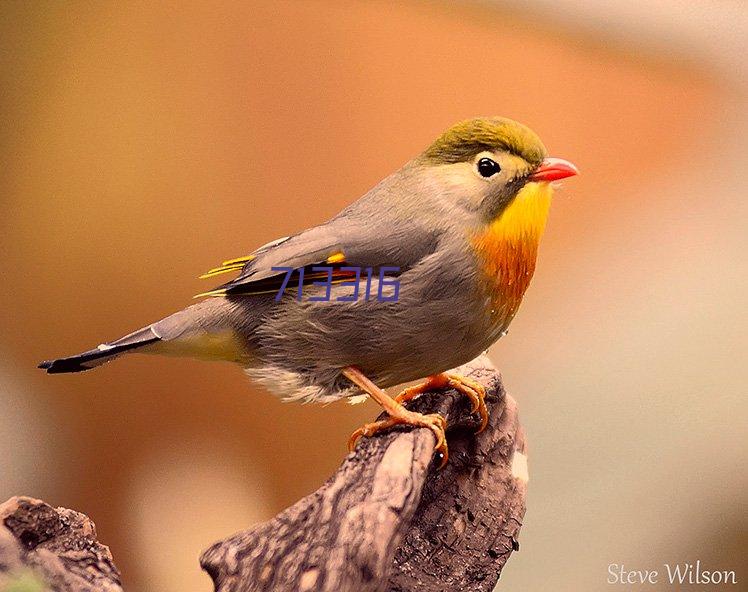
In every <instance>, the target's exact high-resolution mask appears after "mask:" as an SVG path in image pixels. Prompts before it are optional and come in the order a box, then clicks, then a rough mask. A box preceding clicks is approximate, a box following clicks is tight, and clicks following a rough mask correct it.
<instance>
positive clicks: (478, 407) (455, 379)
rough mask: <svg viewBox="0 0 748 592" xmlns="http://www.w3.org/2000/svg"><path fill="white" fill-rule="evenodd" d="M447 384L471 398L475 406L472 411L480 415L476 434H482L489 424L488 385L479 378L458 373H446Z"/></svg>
mask: <svg viewBox="0 0 748 592" xmlns="http://www.w3.org/2000/svg"><path fill="white" fill-rule="evenodd" d="M446 376H447V384H448V385H449V386H450V387H452V388H453V389H455V390H456V391H458V392H460V393H462V394H463V395H465V396H466V397H468V398H469V399H470V401H471V402H472V404H473V406H472V409H471V413H477V414H478V415H480V427H478V429H477V430H476V434H480V433H481V432H482V431H483V430H485V429H486V426H487V425H488V407H486V387H484V386H483V385H482V384H481V383H480V382H478V381H477V380H473V379H472V378H467V377H466V376H459V375H458V374H446Z"/></svg>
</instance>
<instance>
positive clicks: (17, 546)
mask: <svg viewBox="0 0 748 592" xmlns="http://www.w3.org/2000/svg"><path fill="white" fill-rule="evenodd" d="M10 585H12V586H13V588H12V589H13V590H19V591H20V590H30V591H31V590H33V591H35V592H36V591H39V592H41V591H47V590H52V591H54V592H122V586H121V584H120V575H119V571H117V568H116V567H115V566H114V563H113V562H112V555H111V553H110V552H109V548H108V547H106V546H105V545H102V544H101V543H99V542H98V541H97V540H96V527H95V526H94V523H93V522H91V520H90V519H89V518H88V517H87V516H85V515H84V514H80V513H78V512H74V511H72V510H67V509H65V508H53V507H52V506H50V505H49V504H46V503H44V502H43V501H41V500H36V499H32V498H30V497H13V498H10V499H9V500H8V501H7V502H5V503H3V504H2V505H0V590H4V589H5V588H6V586H10Z"/></svg>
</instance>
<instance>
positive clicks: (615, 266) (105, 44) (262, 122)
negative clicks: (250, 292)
mask: <svg viewBox="0 0 748 592" xmlns="http://www.w3.org/2000/svg"><path fill="white" fill-rule="evenodd" d="M508 6H509V5H505V7H504V8H500V9H499V8H491V7H489V6H488V5H481V4H463V5H456V4H448V5H447V4H440V3H425V2H409V3H401V4H390V3H385V2H368V3H363V2H346V3H343V2H317V1H307V2H291V3H276V2H264V1H263V2H253V3H249V4H248V3H236V4H220V5H216V4H212V3H207V4H204V5H200V4H198V3H189V4H184V3H161V4H160V5H159V6H158V7H156V6H150V5H149V4H146V3H141V4H129V5H126V4H119V3H101V4H88V3H83V2H71V3H65V4H61V3H60V4H58V3H36V4H35V5H33V6H32V5H30V4H29V5H26V4H23V3H18V4H15V5H7V4H6V5H4V7H3V8H2V12H3V18H2V19H0V50H1V54H2V57H1V58H0V60H1V61H0V65H1V67H2V70H1V79H0V87H1V88H2V91H1V94H0V102H1V103H0V108H1V111H0V117H1V118H2V119H1V120H0V121H1V122H2V128H1V129H2V133H1V134H0V143H1V144H0V147H1V148H2V150H1V152H0V159H1V161H0V163H1V166H2V174H1V175H0V196H1V199H2V218H1V219H0V225H1V226H0V230H1V231H2V232H1V234H0V245H1V251H0V265H1V266H2V269H3V279H4V281H3V282H2V284H1V285H0V299H1V302H2V307H1V308H0V331H1V334H2V340H1V341H0V452H1V453H2V459H0V500H2V499H5V498H7V497H9V496H10V495H13V494H21V493H23V494H27V495H32V496H35V497H41V498H43V499H45V500H46V501H48V502H50V503H52V504H55V505H61V506H66V507H71V508H75V509H77V510H80V511H83V512H86V513H87V514H89V515H90V516H91V517H92V518H93V519H94V520H95V521H96V523H97V525H98V528H99V535H100V538H101V539H102V540H103V541H104V542H106V543H107V544H109V545H110V546H111V548H112V551H113V553H114V557H115V560H116V562H117V564H118V565H119V567H120V568H121V570H122V572H123V578H124V583H125V586H126V588H127V589H129V590H150V589H155V590H160V591H161V592H170V591H175V592H176V591H181V590H187V589H189V590H208V589H210V585H209V580H208V578H207V576H206V575H204V574H202V573H201V572H200V570H199V567H198V564H197V556H198V553H199V552H200V550H201V549H203V548H205V547H206V546H207V545H208V544H210V543H211V542H213V541H214V540H215V539H217V538H219V537H221V536H225V535H227V534H229V533H231V532H233V531H235V530H238V529H240V528H244V527H246V526H248V525H250V524H252V523H254V522H257V521H260V520H263V519H267V518H268V517H270V516H271V515H273V514H274V513H275V512H277V511H279V510H280V509H282V508H283V507H285V506H287V505H289V504H291V503H292V502H294V501H295V500H296V499H298V498H299V497H301V496H303V495H305V494H306V493H309V492H310V491H312V490H313V489H315V488H316V487H317V486H319V485H320V484H321V483H322V481H323V480H324V479H325V478H326V477H327V476H328V475H329V474H330V473H331V472H332V471H333V470H334V468H335V467H336V466H337V465H338V463H339V462H340V460H341V458H342V457H343V456H344V454H345V442H346V439H347V436H348V434H349V433H350V432H351V431H352V430H353V429H354V428H355V427H357V426H358V425H359V424H361V423H362V422H363V421H365V420H369V419H370V418H372V417H373V416H374V415H375V414H376V413H377V410H376V409H375V407H374V406H373V405H372V404H370V403H367V404H366V405H361V406H357V407H350V406H348V405H346V404H345V403H342V402H340V403H337V404H333V405H331V406H328V407H320V406H313V405H307V406H301V405H286V404H282V403H280V402H279V401H277V400H276V399H275V398H273V397H272V396H271V395H269V394H268V393H266V392H263V391H261V390H259V389H257V388H255V387H253V386H252V385H250V384H249V383H248V381H247V380H246V378H245V377H244V376H243V374H242V372H241V371H240V370H239V369H237V368H235V367H232V366H230V365H224V364H214V365H209V364H205V363H199V362H193V361H189V360H174V359H156V358H148V357H142V356H133V357H129V358H126V359H123V360H121V361H119V362H118V363H116V364H112V365H109V366H106V367H105V368H102V369H100V370H98V371H95V372H91V373H86V374H83V375H66V376H46V375H44V374H43V373H41V372H40V371H38V370H36V369H35V365H36V363H37V362H38V361H39V360H41V359H44V358H47V357H50V356H54V355H64V354H71V353H74V352H77V351H80V350H82V349H87V348H89V347H91V346H93V345H95V344H97V343H100V342H101V341H102V340H106V339H111V338H114V337H117V336H119V335H121V334H123V333H125V332H128V331H130V330H132V329H134V328H137V327H140V326H142V325H144V324H145V323H147V322H150V321H153V320H155V319H157V318H159V317H161V316H163V315H165V314H167V313H169V312H171V311H173V310H176V309H179V308H181V307H182V306H184V305H185V304H187V303H189V301H190V297H191V295H192V294H194V293H196V292H198V291H201V290H203V289H206V288H207V287H210V286H209V285H207V284H205V283H203V282H199V281H198V280H196V279H195V277H196V276H197V275H199V274H200V273H201V272H203V271H204V270H206V269H208V268H210V267H213V266H214V265H215V264H216V263H218V262H220V261H221V260H223V259H226V258H230V257H235V256H239V255H243V254H246V253H247V252H249V251H250V250H252V249H254V248H255V247H257V246H259V245H260V244H262V243H265V242H267V241H270V240H272V239H274V238H277V237H279V236H284V235H286V234H289V233H292V232H295V231H298V230H300V229H303V228H304V227H307V226H311V225H313V224H317V223H320V222H322V221H324V220H325V219H327V218H328V217H330V216H331V215H333V214H335V213H336V212H337V211H338V210H339V209H340V208H341V207H343V206H344V205H346V204H348V203H350V202H351V201H352V200H353V199H355V198H356V197H358V196H359V195H361V194H362V193H363V192H364V191H366V190H367V189H368V188H370V187H371V186H372V185H373V184H375V183H376V182H377V181H378V180H379V179H380V178H382V177H383V176H385V175H386V174H388V173H390V172H391V171H393V170H394V169H396V168H398V167H399V166H400V165H401V164H402V163H403V162H405V161H406V160H408V159H409V158H411V157H412V156H413V155H415V154H417V153H418V152H419V151H420V150H422V149H423V147H425V146H426V145H427V144H428V143H429V142H430V141H431V139H433V138H434V137H435V136H436V135H437V134H438V133H440V132H441V131H442V130H443V129H444V128H445V127H447V126H449V125H451V124H452V123H454V122H456V121H458V120H460V119H464V118H466V117H471V116H475V115H494V114H497V115H504V116H508V117H512V118H514V119H517V120H520V121H522V122H524V123H526V124H528V125H530V126H531V127H532V128H533V129H534V130H536V131H537V132H538V133H539V134H540V135H541V137H542V138H543V139H544V141H545V143H546V145H547V146H548V147H549V150H550V152H551V154H552V155H554V156H559V157H564V158H568V159H570V160H572V161H573V162H575V163H576V164H577V165H578V166H579V168H580V169H581V170H582V172H583V174H582V175H581V176H580V177H578V178H575V179H573V180H570V181H569V182H567V183H566V184H565V187H564V188H563V190H562V191H561V192H559V194H558V197H557V199H556V200H555V203H554V207H553V212H552V217H551V220H550V223H549V227H548V231H547V234H546V237H545V240H544V243H543V245H542V249H541V255H540V261H539V266H538V272H537V274H536V277H535V280H534V282H533V286H532V287H531V289H530V292H529V294H528V296H527V297H526V299H525V303H524V304H523V307H522V309H521V312H520V314H519V316H518V318H517V319H516V320H515V322H514V324H513V327H512V330H511V332H510V334H509V336H508V337H506V338H505V339H504V340H502V341H501V343H499V344H498V345H496V346H495V347H494V348H493V350H492V357H493V359H494V360H495V361H496V363H497V365H498V366H499V367H500V368H501V370H502V372H503V374H504V377H505V381H506V383H507V385H508V388H509V390H510V391H511V392H512V393H513V395H514V396H515V398H516V399H517V400H518V401H519V404H520V409H521V411H522V414H523V418H524V423H525V426H526V429H527V432H528V439H529V442H530V474H531V482H530V498H529V500H528V513H527V517H526V524H525V526H524V528H523V530H522V534H521V539H520V540H521V545H522V550H521V552H520V553H518V554H516V555H515V556H514V557H513V558H512V559H511V560H510V562H509V564H508V567H507V569H506V571H505V574H504V576H502V585H501V586H500V589H518V590H546V589H550V588H549V587H548V586H549V585H550V584H549V583H550V582H552V584H553V586H552V587H553V589H554V590H570V591H571V590H594V589H602V588H603V587H605V585H606V584H605V582H606V578H607V576H608V572H607V566H608V564H609V563H625V564H627V565H629V564H630V565H631V566H632V567H634V568H636V567H638V568H649V567H653V566H654V567H660V566H661V564H662V563H663V562H670V563H677V562H683V561H687V560H688V561H694V560H695V559H701V560H702V562H706V563H709V564H710V565H709V567H710V568H713V569H717V568H719V569H738V567H739V566H740V560H739V558H740V557H742V558H744V557H745V551H746V548H747V545H746V540H745V532H746V528H745V527H746V524H745V516H746V515H748V513H747V512H746V502H747V501H748V487H747V485H748V483H747V482H746V474H747V472H746V470H745V469H746V459H747V455H746V446H745V426H746V419H748V418H747V417H746V411H747V404H746V399H745V396H744V390H745V388H744V384H745V379H746V378H748V377H747V376H746V369H745V361H744V360H745V351H746V349H745V332H746V329H747V328H748V327H746V324H747V323H746V314H745V290H744V288H745V277H746V271H748V266H747V265H746V260H745V247H746V241H745V234H746V233H745V230H746V228H745V219H746V208H745V201H746V200H745V190H744V187H745V183H744V180H741V179H742V176H741V175H740V173H742V172H743V171H744V170H745V166H744V165H745V164H746V152H747V149H746V145H745V142H744V140H743V141H742V142H741V141H740V138H744V137H745V136H744V135H742V136H741V132H740V130H746V129H748V127H747V126H746V125H745V124H746V109H745V107H746V102H745V88H744V87H739V85H738V86H736V85H734V84H733V83H732V82H731V81H730V79H729V77H726V76H725V75H724V73H721V72H715V71H714V69H713V68H711V67H710V66H709V64H708V63H706V62H699V61H698V60H697V59H696V60H695V59H691V58H688V59H686V58H684V57H683V56H682V55H681V54H680V53H679V52H678V51H676V49H672V50H669V49H668V47H667V46H664V47H660V49H659V50H657V51H655V50H653V49H648V50H646V51H645V50H643V49H640V48H638V47H637V45H636V44H635V43H631V44H630V45H627V44H626V43H618V44H615V43H612V42H611V41H610V40H608V39H607V38H606V36H605V34H604V33H601V34H599V35H595V34H592V33H591V32H590V31H589V30H585V31H584V32H583V31H582V29H581V28H580V29H579V30H577V29H575V28H574V27H573V26H568V25H565V26H561V25H558V24H555V23H554V22H553V21H552V20H545V19H543V18H542V17H541V16H538V15H532V14H528V13H524V12H521V11H518V10H517V11H515V10H514V9H512V8H511V7H508ZM611 26H613V25H611ZM738 575H739V577H740V570H739V571H738ZM747 576H748V574H746V573H745V570H743V571H742V577H743V580H745V578H746V577H747ZM652 589H658V588H657V587H652ZM662 589H666V588H662ZM731 589H733V590H735V589H736V588H735V587H732V588H731Z"/></svg>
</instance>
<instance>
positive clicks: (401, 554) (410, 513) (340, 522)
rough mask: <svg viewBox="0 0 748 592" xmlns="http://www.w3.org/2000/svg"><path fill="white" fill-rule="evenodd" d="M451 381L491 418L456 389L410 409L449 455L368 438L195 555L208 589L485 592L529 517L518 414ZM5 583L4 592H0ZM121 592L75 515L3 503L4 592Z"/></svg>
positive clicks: (416, 436) (485, 375)
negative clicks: (440, 429) (327, 472)
mask: <svg viewBox="0 0 748 592" xmlns="http://www.w3.org/2000/svg"><path fill="white" fill-rule="evenodd" d="M456 372H457V373H460V374H463V375H467V376H470V377H472V378H474V379H476V380H478V381H480V382H481V383H483V384H484V385H485V386H486V388H487V392H488V396H487V401H486V402H487V404H488V409H489V413H490V421H489V424H488V427H487V429H486V430H485V431H484V432H482V433H481V434H478V435H475V434H474V430H475V428H476V427H477V420H476V418H475V417H474V416H471V415H470V413H469V404H468V402H467V400H466V398H465V397H463V396H461V395H459V394H458V393H456V392H455V391H446V392H444V391H442V392H431V393H426V394H424V395H423V396H421V397H419V398H418V399H416V400H415V401H413V402H412V403H411V405H410V406H411V408H413V409H415V410H417V411H421V412H428V413H433V412H437V413H441V414H443V415H444V416H445V417H446V418H447V420H448V422H449V426H450V429H449V431H448V437H449V438H448V439H449V449H450V459H449V464H448V465H447V466H446V467H445V468H444V469H442V470H438V469H437V468H436V464H437V463H434V462H432V460H433V459H432V455H433V452H434V444H435V442H434V437H433V434H432V433H431V431H429V430H427V429H411V428H402V429H398V430H396V431H392V432H390V433H387V434H382V435H379V436H376V437H374V438H365V439H363V440H362V441H361V443H360V444H359V446H358V447H357V448H356V450H355V451H354V452H353V453H352V454H349V455H348V457H347V458H346V459H345V461H344V462H343V464H342V465H341V467H340V468H339V469H338V471H337V472H336V473H335V474H334V475H333V476H332V477H331V478H330V479H329V480H328V481H327V482H326V483H325V484H324V485H323V486H322V487H321V488H320V489H318V490H317V491H316V492H314V493H312V494H311V495H309V496H307V497H305V498H303V499H302V500H300V501H299V502H297V503H296V504H294V505H293V506H291V507H290V508H288V509H287V510H285V511H283V512H281V513H280V514H278V515H277V516H276V517H275V518H273V519H272V520H270V521H268V522H265V523H263V524H260V525H258V526H255V527H253V528H250V529H249V530H245V531H242V532H239V533H237V534H235V535H233V536H231V537H229V538H228V539H226V540H223V541H220V542H218V543H216V544H214V545H213V546H212V547H210V548H209V549H208V550H207V551H205V552H204V553H203V555H202V557H201V564H202V566H203V568H204V569H205V570H206V571H207V572H208V573H209V574H210V575H211V577H212V578H213V581H214V583H215V589H216V591H217V592H254V591H257V592H260V591H261V592H273V591H278V592H281V591H282V592H290V591H299V592H303V591H308V592H311V591H314V592H317V591H319V592H325V591H329V592H374V591H376V592H380V591H385V590H386V591H388V592H406V591H408V592H414V591H416V590H417V591H419V592H437V591H438V592H443V591H446V590H449V591H452V590H454V591H466V592H467V591H468V590H469V591H470V592H488V591H490V590H492V589H493V587H494V585H495V584H496V581H497V580H498V578H499V576H500V574H501V570H502V568H503V567H504V564H505V563H506V561H507V559H508V558H509V555H510V554H511V553H512V551H514V550H517V549H518V546H517V535H518V532H519V529H520V526H521V523H522V519H523V516H524V512H525V493H526V481H527V465H526V456H525V441H524V435H523V433H522V428H521V427H520V425H519V420H518V417H517V407H516V404H515V403H514V401H513V400H512V398H511V397H509V396H507V395H506V393H505V392H504V389H503V386H502V384H501V378H500V376H499V374H498V372H497V371H496V370H495V369H494V368H493V366H492V365H491V364H490V362H489V361H488V359H487V358H485V357H481V358H478V359H477V360H475V361H473V362H471V363H470V364H467V365H465V366H463V367H461V368H458V369H456ZM8 585H10V586H12V588H7V586H8ZM6 588H7V589H12V590H14V591H20V590H23V591H28V592H43V591H45V592H46V591H47V590H51V591H54V592H94V591H97V592H122V587H121V584H120V576H119V572H118V571H117V568H116V567H115V566H114V564H113V562H112V556H111V554H110V553H109V549H108V548H107V547H106V546H104V545H102V544H101V543H99V542H98V541H97V540H96V529H95V526H94V524H93V522H91V520H90V519H89V518H88V517H86V516H85V515H83V514H80V513H78V512H74V511H72V510H67V509H64V508H56V509H55V508H53V507H51V506H50V505H48V504H46V503H44V502H42V501H40V500H35V499H32V498H26V497H15V498H11V499H10V500H8V501H7V502H5V503H4V504H2V505H0V592H5V590H6Z"/></svg>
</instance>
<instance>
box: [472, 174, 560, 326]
mask: <svg viewBox="0 0 748 592" xmlns="http://www.w3.org/2000/svg"><path fill="white" fill-rule="evenodd" d="M551 194H552V189H551V187H550V186H549V185H548V184H547V183H528V184H527V185H525V187H524V188H523V189H522V190H521V191H520V192H519V193H518V194H517V196H516V197H515V198H514V200H513V201H512V203H511V204H509V206H507V208H506V209H505V210H504V211H503V212H502V213H501V215H500V216H499V217H498V218H497V219H496V220H494V221H492V222H491V223H489V224H488V225H486V226H485V227H483V228H481V229H480V230H478V231H477V232H475V233H474V234H473V235H472V237H471V245H472V247H473V249H474V251H475V253H476V256H477V259H478V264H479V266H480V281H481V288H482V289H483V290H484V291H485V292H486V293H487V294H488V295H489V296H490V301H491V315H492V316H493V317H494V319H495V321H496V322H498V323H499V324H501V325H508V324H509V322H510V321H511V320H512V318H513V317H514V315H515V313H516V312H517V309H518V308H519V305H520V303H521V302H522V297H523V296H524V294H525V291H526V290H527V287H528V286H529V285H530V280H531V279H532V275H533V273H534V272H535V262H536V260H537V256H538V245H539V244H540V238H541V237H542V235H543V231H544V230H545V223H546V220H547V219H548V211H549V209H550V202H551Z"/></svg>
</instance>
